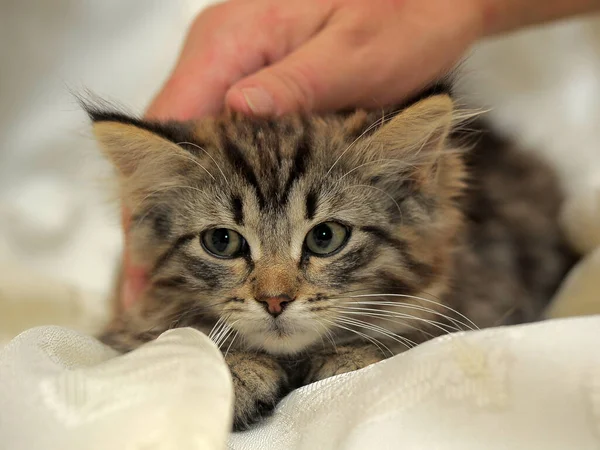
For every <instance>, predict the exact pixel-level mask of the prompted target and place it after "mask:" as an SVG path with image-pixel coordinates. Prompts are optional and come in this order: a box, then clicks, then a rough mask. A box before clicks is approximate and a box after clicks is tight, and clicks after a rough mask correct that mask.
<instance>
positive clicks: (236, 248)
mask: <svg viewBox="0 0 600 450" xmlns="http://www.w3.org/2000/svg"><path fill="white" fill-rule="evenodd" d="M201 241H202V246H203V247H204V249H205V250H206V251H207V252H208V253H210V254H211V255H214V256H217V257H219V258H236V257H238V256H240V254H241V253H242V252H243V250H244V248H245V246H246V241H245V239H244V238H243V237H242V236H241V235H240V234H239V233H238V232H237V231H233V230H229V229H227V228H213V229H212V230H207V231H205V232H204V233H202V237H201Z"/></svg>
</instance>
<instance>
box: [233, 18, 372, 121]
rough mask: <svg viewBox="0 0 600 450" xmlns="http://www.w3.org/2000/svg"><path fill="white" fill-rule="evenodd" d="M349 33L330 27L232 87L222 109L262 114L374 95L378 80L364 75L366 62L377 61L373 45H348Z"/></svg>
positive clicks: (327, 106) (345, 102)
mask: <svg viewBox="0 0 600 450" xmlns="http://www.w3.org/2000/svg"><path fill="white" fill-rule="evenodd" d="M348 35H349V33H348V32H347V31H345V30H343V29H340V27H338V26H335V25H332V26H330V27H328V28H327V29H326V31H324V32H322V33H321V34H319V35H317V36H316V37H315V38H314V39H313V40H311V41H309V42H307V43H306V44H305V45H303V46H302V47H300V48H299V49H298V50H297V51H295V52H294V53H292V54H291V55H289V56H288V57H286V58H284V59H283V60H281V61H280V62H278V63H276V64H274V65H273V66H271V67H268V68H265V69H262V70H261V71H259V72H257V73H256V74H254V75H250V76H248V77H246V78H244V79H243V80H241V81H239V82H238V83H236V84H235V85H234V86H233V87H232V88H231V89H230V90H229V91H228V93H227V96H226V105H227V106H228V107H230V108H231V109H233V110H236V111H240V112H243V113H247V114H255V115H261V116H263V115H281V114H285V113H289V112H294V111H313V110H317V111H318V110H330V109H338V108H342V107H345V106H348V105H351V104H355V103H356V101H357V100H358V99H359V98H360V95H359V92H360V91H361V90H363V91H369V92H370V91H372V89H371V86H372V85H373V83H376V82H378V79H379V78H380V77H379V76H378V75H377V73H371V74H369V73H368V72H369V71H370V70H371V67H368V61H370V60H376V58H375V57H374V55H373V54H372V51H373V50H371V49H370V48H371V47H372V48H374V47H376V46H375V45H374V44H373V43H371V42H369V41H368V39H366V40H365V41H364V42H363V43H355V42H352V39H351V38H349V36H348ZM355 44H358V46H357V45H355ZM375 51H376V49H375ZM370 52H371V53H370ZM365 58H367V63H366V64H365V62H366V61H365ZM379 59H380V60H381V58H379ZM366 66H367V67H366Z"/></svg>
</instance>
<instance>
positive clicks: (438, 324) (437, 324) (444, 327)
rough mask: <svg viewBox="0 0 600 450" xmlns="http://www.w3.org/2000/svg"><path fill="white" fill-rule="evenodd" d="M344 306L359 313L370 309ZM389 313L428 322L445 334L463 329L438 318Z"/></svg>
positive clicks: (395, 312)
mask: <svg viewBox="0 0 600 450" xmlns="http://www.w3.org/2000/svg"><path fill="white" fill-rule="evenodd" d="M344 308H347V309H346V310H347V311H354V312H357V311H360V313H359V314H364V313H367V312H369V311H366V312H365V311H363V309H369V308H361V309H357V307H351V306H350V307H340V309H344ZM371 311H378V310H372V309H371ZM379 311H380V310H379ZM387 313H388V314H389V315H391V316H394V317H397V318H402V319H409V320H415V321H417V322H424V323H427V324H428V325H431V326H433V327H435V328H437V329H438V330H440V331H442V332H443V333H444V334H448V333H451V332H458V331H463V330H462V329H461V328H456V327H453V326H451V325H448V324H445V323H442V322H438V321H436V320H431V319H425V318H423V317H417V316H414V315H411V314H405V313H399V312H397V311H387Z"/></svg>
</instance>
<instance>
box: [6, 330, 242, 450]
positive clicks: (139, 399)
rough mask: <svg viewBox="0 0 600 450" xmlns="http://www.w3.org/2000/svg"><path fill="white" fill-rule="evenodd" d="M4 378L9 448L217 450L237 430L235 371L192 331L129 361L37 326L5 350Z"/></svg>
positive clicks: (171, 335) (167, 337)
mask: <svg viewBox="0 0 600 450" xmlns="http://www.w3.org/2000/svg"><path fill="white" fill-rule="evenodd" d="M0 380H1V382H0V405H2V408H0V448H2V449H6V450H9V449H10V450H37V449H40V450H42V449H44V450H53V449H55V450H76V449H77V450H79V449H86V450H106V449H119V450H134V449H135V450H138V449H139V450H142V449H144V450H146V449H152V450H159V449H160V450H163V449H164V450H188V449H189V450H192V449H194V450H196V449H198V450H204V449H206V450H209V449H211V450H212V449H219V448H223V447H224V445H223V444H224V442H225V440H226V438H227V435H228V433H229V423H230V420H231V414H232V410H231V404H232V403H231V401H232V397H233V393H232V388H231V379H230V375H229V370H228V369H227V366H226V365H225V362H224V361H223V357H222V355H221V352H220V351H219V350H218V349H217V347H216V346H215V345H214V344H213V343H212V341H210V340H209V339H208V338H207V337H206V336H204V335H202V334H200V333H199V332H197V331H195V330H192V329H189V328H188V329H178V330H173V331H169V332H166V333H164V334H163V335H162V336H161V337H160V338H159V339H157V340H156V341H153V342H151V343H149V344H147V345H145V346H143V347H141V348H139V349H138V350H136V351H135V352H134V353H132V354H128V355H125V356H119V357H117V352H115V351H114V350H112V349H110V348H108V347H106V346H104V345H103V344H101V343H100V342H98V341H96V340H94V339H92V338H90V337H86V336H84V335H81V334H78V333H76V332H74V331H70V330H67V329H65V328H59V327H43V328H34V329H31V330H29V331H27V332H25V333H23V334H21V335H20V336H18V337H17V338H15V339H14V340H13V341H12V342H11V343H10V344H8V345H7V346H6V347H4V349H3V350H2V351H0Z"/></svg>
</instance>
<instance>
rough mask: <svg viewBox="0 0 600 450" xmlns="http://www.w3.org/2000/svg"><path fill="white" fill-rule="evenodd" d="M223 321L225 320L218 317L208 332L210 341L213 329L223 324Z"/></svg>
mask: <svg viewBox="0 0 600 450" xmlns="http://www.w3.org/2000/svg"><path fill="white" fill-rule="evenodd" d="M223 320H225V319H224V318H223V317H219V319H218V320H217V321H216V322H215V324H214V325H213V327H212V329H211V330H210V332H209V333H208V338H209V339H212V336H213V333H214V331H215V329H216V328H217V327H218V326H219V325H221V322H223Z"/></svg>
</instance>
